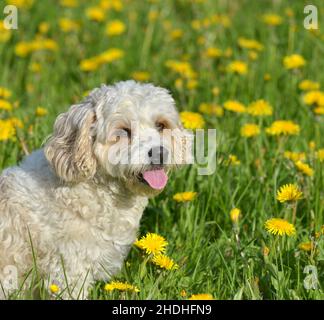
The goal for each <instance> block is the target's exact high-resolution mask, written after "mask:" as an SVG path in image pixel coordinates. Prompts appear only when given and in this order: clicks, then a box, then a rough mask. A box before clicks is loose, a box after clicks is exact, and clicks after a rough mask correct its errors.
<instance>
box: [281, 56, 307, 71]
mask: <svg viewBox="0 0 324 320" xmlns="http://www.w3.org/2000/svg"><path fill="white" fill-rule="evenodd" d="M283 64H284V67H285V68H286V69H288V70H290V69H298V68H301V67H303V66H304V65H305V64H306V61H305V59H304V58H303V57H302V56H301V55H299V54H292V55H290V56H286V57H284V59H283Z"/></svg>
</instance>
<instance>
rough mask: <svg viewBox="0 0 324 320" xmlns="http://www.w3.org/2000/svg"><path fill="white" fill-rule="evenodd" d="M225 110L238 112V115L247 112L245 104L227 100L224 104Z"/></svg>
mask: <svg viewBox="0 0 324 320" xmlns="http://www.w3.org/2000/svg"><path fill="white" fill-rule="evenodd" d="M224 109H226V110H229V111H232V112H236V113H244V112H246V108H245V106H244V104H243V103H241V102H239V101H236V100H227V101H225V102H224Z"/></svg>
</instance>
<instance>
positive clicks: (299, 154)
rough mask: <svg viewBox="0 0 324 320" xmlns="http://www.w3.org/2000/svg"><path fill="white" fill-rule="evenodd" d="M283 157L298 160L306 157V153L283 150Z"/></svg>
mask: <svg viewBox="0 0 324 320" xmlns="http://www.w3.org/2000/svg"><path fill="white" fill-rule="evenodd" d="M284 157H285V158H286V159H289V160H291V161H294V162H296V161H299V160H305V159H306V154H305V152H293V151H285V152H284Z"/></svg>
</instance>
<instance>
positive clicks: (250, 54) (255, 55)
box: [248, 50, 259, 61]
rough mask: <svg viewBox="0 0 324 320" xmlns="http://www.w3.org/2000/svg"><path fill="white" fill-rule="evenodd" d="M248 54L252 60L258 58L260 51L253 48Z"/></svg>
mask: <svg viewBox="0 0 324 320" xmlns="http://www.w3.org/2000/svg"><path fill="white" fill-rule="evenodd" d="M248 56H249V59H250V60H252V61H254V60H257V59H258V57H259V55H258V53H257V52H256V51H253V50H251V51H249V53H248Z"/></svg>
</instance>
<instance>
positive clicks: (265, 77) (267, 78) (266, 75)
mask: <svg viewBox="0 0 324 320" xmlns="http://www.w3.org/2000/svg"><path fill="white" fill-rule="evenodd" d="M263 79H264V81H270V80H271V74H270V73H265V74H264V76H263Z"/></svg>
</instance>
